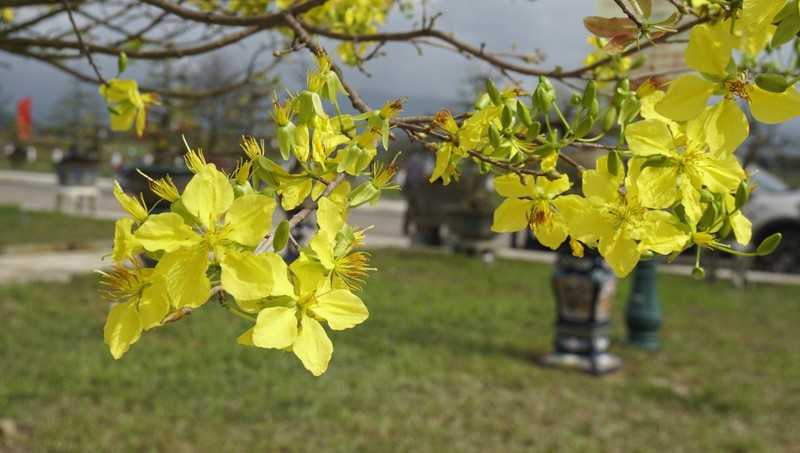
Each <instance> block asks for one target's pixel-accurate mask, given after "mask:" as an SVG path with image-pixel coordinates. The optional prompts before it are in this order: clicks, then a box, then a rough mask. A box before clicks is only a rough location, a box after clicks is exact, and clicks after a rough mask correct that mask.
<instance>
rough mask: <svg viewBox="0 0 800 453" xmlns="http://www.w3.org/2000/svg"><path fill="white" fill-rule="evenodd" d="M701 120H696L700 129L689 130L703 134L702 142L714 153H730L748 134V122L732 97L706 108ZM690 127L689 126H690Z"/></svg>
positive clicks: (696, 133)
mask: <svg viewBox="0 0 800 453" xmlns="http://www.w3.org/2000/svg"><path fill="white" fill-rule="evenodd" d="M702 118H703V121H698V122H697V128H698V129H702V131H700V130H698V131H693V133H694V134H693V133H692V132H689V133H688V134H689V135H690V138H692V135H700V134H702V135H703V136H704V140H703V142H705V143H707V144H708V147H709V148H710V149H711V151H712V152H715V153H732V152H734V151H735V150H736V148H738V147H739V145H741V144H742V142H744V140H745V139H746V138H747V136H748V135H749V134H750V124H749V123H748V121H747V117H746V116H745V114H744V112H742V110H741V109H740V108H739V106H738V105H737V104H736V101H734V100H732V99H723V100H722V101H720V103H719V104H717V105H713V106H711V107H709V108H707V109H706V111H705V112H704V113H703V115H702ZM690 129H691V127H690Z"/></svg>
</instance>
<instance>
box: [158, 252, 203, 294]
mask: <svg viewBox="0 0 800 453" xmlns="http://www.w3.org/2000/svg"><path fill="white" fill-rule="evenodd" d="M207 270H208V254H207V253H206V252H205V251H204V250H203V249H200V248H187V249H181V250H179V251H177V252H173V253H167V254H165V255H164V257H163V258H161V260H160V261H159V262H158V264H157V265H156V273H158V274H160V275H163V276H164V278H165V279H166V281H167V293H168V294H169V297H170V298H171V299H172V303H173V304H175V308H183V307H190V308H197V307H199V306H201V305H203V304H204V303H206V301H207V300H208V297H209V294H210V292H211V282H210V281H209V280H208V276H206V271H207Z"/></svg>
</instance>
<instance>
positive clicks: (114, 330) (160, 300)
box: [101, 259, 170, 359]
mask: <svg viewBox="0 0 800 453" xmlns="http://www.w3.org/2000/svg"><path fill="white" fill-rule="evenodd" d="M132 263H133V268H132V269H128V268H126V267H124V266H122V265H115V266H113V271H112V272H111V273H110V274H107V273H103V272H101V274H103V279H102V281H101V284H102V285H103V286H105V288H106V289H103V290H101V293H103V299H105V300H106V301H108V302H112V303H114V304H115V305H114V306H113V307H111V311H110V312H109V313H108V319H107V320H106V324H105V327H104V328H103V337H104V339H105V343H106V344H107V345H108V347H109V349H110V350H111V355H113V356H114V358H115V359H119V358H120V357H122V355H123V354H125V352H127V351H128V348H130V346H131V345H132V344H133V343H136V342H137V341H138V340H139V338H140V337H141V335H142V331H144V330H149V329H152V328H153V327H156V326H159V325H161V320H162V319H164V317H165V316H167V314H168V313H169V311H170V300H169V296H168V295H167V291H166V286H165V282H164V279H163V276H161V275H159V274H157V273H155V272H154V271H153V269H150V268H142V267H141V264H140V263H139V262H138V261H137V260H135V259H134V260H132Z"/></svg>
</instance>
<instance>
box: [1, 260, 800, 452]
mask: <svg viewBox="0 0 800 453" xmlns="http://www.w3.org/2000/svg"><path fill="white" fill-rule="evenodd" d="M373 261H374V264H375V265H376V266H377V267H378V268H379V269H380V270H379V272H377V273H375V274H374V276H373V277H372V278H371V279H370V282H369V284H368V285H367V287H366V288H365V292H364V293H363V294H362V295H363V298H364V300H365V301H366V302H367V304H368V306H369V307H370V311H371V316H370V319H369V320H368V321H367V322H366V323H365V324H363V325H362V326H359V327H357V328H356V329H353V330H347V331H342V332H333V333H332V334H331V337H332V340H333V342H334V347H335V352H334V356H333V361H332V363H331V366H330V368H329V370H328V372H327V373H326V374H324V375H323V376H322V377H320V378H314V377H312V376H311V375H310V374H309V373H308V372H307V371H305V370H304V369H303V367H302V365H301V364H300V362H299V361H298V360H297V359H296V358H295V357H294V355H292V354H291V353H283V352H277V351H266V350H259V349H256V348H247V347H242V346H237V345H236V344H235V338H236V336H237V335H238V334H239V333H241V332H242V331H244V330H245V329H246V327H247V325H246V321H243V320H241V319H239V318H234V317H232V316H229V315H227V313H225V312H224V311H223V310H222V309H221V308H219V307H218V306H216V305H215V304H211V303H209V304H207V306H205V307H203V308H202V309H200V310H198V311H196V312H195V313H194V314H193V315H192V316H190V317H188V318H186V319H184V320H182V321H180V322H178V323H176V324H173V325H169V326H167V327H164V328H161V329H158V330H156V331H152V332H148V333H146V334H145V335H144V336H143V338H142V339H141V340H140V341H139V343H137V344H136V345H134V346H133V348H132V349H131V351H130V352H129V353H128V354H127V355H126V356H125V357H124V358H123V359H121V360H120V361H114V360H113V359H112V357H111V355H110V354H109V353H108V351H107V350H106V348H105V345H104V344H103V341H102V325H103V322H104V319H105V315H106V313H107V308H106V307H105V305H104V304H103V303H102V302H100V301H99V300H98V298H97V296H96V293H95V287H96V280H95V279H94V278H93V277H86V278H81V279H77V280H75V281H73V282H71V283H69V284H48V285H42V284H27V285H16V286H9V287H3V288H0V320H2V329H0V370H1V371H0V373H1V374H2V378H0V418H4V419H5V421H4V423H5V425H10V426H11V427H13V428H15V429H11V430H7V432H6V433H5V435H4V436H3V437H0V451H10V452H16V451H20V452H22V451H76V452H78V451H80V452H86V451H170V452H184V451H185V452H195V451H226V452H228V451H299V452H302V451H324V452H351V451H367V452H406V451H413V452H473V451H474V452H515V451H520V452H530V451H570V452H572V451H580V452H587V451H588V452H591V451H620V452H634V451H658V452H663V451H670V452H674V451H734V452H736V451H742V452H745V451H759V452H760V451H778V452H781V451H785V452H790V451H793V450H794V451H796V448H797V446H798V445H800V417H798V416H797V409H798V407H800V339H798V335H797V326H798V324H800V309H799V308H798V300H797V297H796V291H797V289H796V288H790V287H787V288H781V287H771V286H770V287H768V286H762V287H754V288H750V289H748V291H746V292H743V291H741V290H735V289H733V288H732V287H730V286H729V285H727V284H725V283H724V282H717V283H708V282H696V281H694V280H690V279H686V278H681V277H674V276H663V275H662V276H661V277H660V282H659V286H660V295H661V300H662V308H663V312H664V317H665V325H664V330H663V335H662V340H663V343H664V350H663V352H661V353H658V354H650V353H646V352H643V351H639V350H635V349H630V348H626V347H625V346H623V345H622V342H623V338H624V328H623V322H622V318H623V315H622V313H623V310H624V301H625V300H626V297H627V292H628V290H629V284H630V282H629V281H623V282H621V284H620V290H619V293H618V295H617V299H616V301H617V302H616V304H615V317H614V324H615V325H614V338H613V340H614V343H613V346H612V352H614V353H615V354H617V355H619V356H621V357H622V358H623V360H624V368H623V369H622V370H621V371H620V372H618V373H617V374H615V375H612V376H607V377H603V378H595V377H591V376H588V375H583V374H579V373H575V372H571V371H567V370H560V369H548V368H542V367H539V366H537V365H536V364H535V362H536V359H537V358H538V357H539V356H541V355H542V354H544V353H546V352H547V351H549V350H550V342H551V339H552V333H553V330H552V322H553V313H554V308H553V301H552V296H551V293H550V289H549V275H550V272H551V268H550V267H548V266H545V265H536V264H530V263H522V262H514V261H505V260H500V261H499V262H498V263H497V265H496V267H495V268H494V269H492V270H491V271H488V272H486V271H485V270H484V268H483V264H482V263H481V262H480V261H478V260H470V259H467V258H463V257H457V256H449V255H438V254H430V253H421V252H413V251H390V250H381V251H378V252H376V253H374V260H373ZM9 431H10V432H9ZM14 431H15V432H14Z"/></svg>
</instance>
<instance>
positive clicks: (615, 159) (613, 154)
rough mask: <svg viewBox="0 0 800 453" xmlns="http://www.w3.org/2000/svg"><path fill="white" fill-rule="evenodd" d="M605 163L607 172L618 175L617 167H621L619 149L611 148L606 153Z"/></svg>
mask: <svg viewBox="0 0 800 453" xmlns="http://www.w3.org/2000/svg"><path fill="white" fill-rule="evenodd" d="M606 164H607V166H608V172H609V173H611V174H612V175H614V176H617V175H619V169H620V168H622V159H621V158H620V157H619V150H616V149H612V150H611V151H610V152H609V153H608V159H607V160H606Z"/></svg>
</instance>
